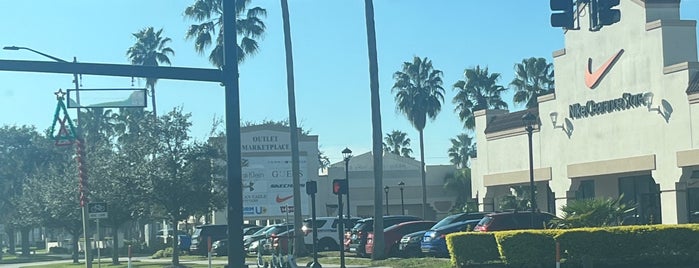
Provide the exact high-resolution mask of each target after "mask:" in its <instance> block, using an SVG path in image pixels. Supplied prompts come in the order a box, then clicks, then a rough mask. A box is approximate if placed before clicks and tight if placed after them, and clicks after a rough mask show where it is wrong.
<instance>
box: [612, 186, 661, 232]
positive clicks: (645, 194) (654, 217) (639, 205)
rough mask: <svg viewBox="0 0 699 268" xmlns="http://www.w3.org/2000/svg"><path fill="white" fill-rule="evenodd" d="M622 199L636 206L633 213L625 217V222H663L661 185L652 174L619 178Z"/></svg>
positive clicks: (629, 223)
mask: <svg viewBox="0 0 699 268" xmlns="http://www.w3.org/2000/svg"><path fill="white" fill-rule="evenodd" d="M619 194H620V195H622V194H623V197H622V199H621V201H622V202H623V203H626V204H627V205H629V206H635V207H636V210H635V211H634V213H633V215H629V216H628V217H627V218H626V219H624V222H623V224H625V225H633V224H657V223H662V221H661V214H660V186H659V185H658V184H656V183H655V181H654V180H653V177H651V176H650V175H641V176H631V177H622V178H619Z"/></svg>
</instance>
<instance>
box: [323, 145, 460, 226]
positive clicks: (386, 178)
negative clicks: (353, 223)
mask: <svg viewBox="0 0 699 268" xmlns="http://www.w3.org/2000/svg"><path fill="white" fill-rule="evenodd" d="M348 166H349V191H350V216H360V217H372V216H374V164H373V154H372V153H371V152H367V153H363V154H360V155H356V156H354V157H352V158H351V159H350V162H349V164H348ZM454 171H456V167H455V166H454V165H426V167H425V174H426V175H425V185H426V190H427V195H426V196H427V205H428V209H427V211H428V214H427V215H425V217H424V218H425V219H428V220H435V219H441V218H443V217H444V216H446V215H447V214H448V213H449V210H450V209H451V208H452V206H453V205H454V203H455V201H456V192H454V191H449V190H447V189H444V178H445V177H446V176H447V175H450V174H453V173H454ZM345 175H346V174H345V162H344V161H340V162H337V163H334V164H332V165H330V167H329V168H328V176H327V178H323V179H321V180H320V181H319V182H318V192H319V199H318V204H317V206H318V207H319V208H325V211H324V213H327V215H330V216H332V215H337V196H336V195H334V194H332V192H331V189H332V188H331V183H332V181H333V180H335V179H344V178H345ZM401 182H403V183H404V184H405V186H404V187H403V198H402V201H403V205H404V206H403V207H404V208H405V214H406V215H414V216H418V217H423V215H422V178H421V174H420V161H418V160H415V159H412V158H407V157H402V156H399V155H396V154H391V153H384V154H383V186H382V187H385V186H388V187H389V191H388V214H390V215H400V214H402V213H403V211H402V207H401V191H400V186H399V184H400V183H401ZM383 194H384V193H382V195H383ZM385 200H386V199H385V196H384V197H383V198H382V199H381V205H382V211H386V205H385V202H386V201H385ZM344 202H345V201H343V203H344ZM346 207H347V204H344V209H343V210H344V211H343V214H346V213H347V211H346V210H347V208H346ZM384 214H385V213H384Z"/></svg>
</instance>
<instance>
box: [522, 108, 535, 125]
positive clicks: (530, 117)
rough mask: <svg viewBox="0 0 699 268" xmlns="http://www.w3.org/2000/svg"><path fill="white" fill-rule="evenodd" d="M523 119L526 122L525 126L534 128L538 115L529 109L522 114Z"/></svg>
mask: <svg viewBox="0 0 699 268" xmlns="http://www.w3.org/2000/svg"><path fill="white" fill-rule="evenodd" d="M522 121H523V122H524V126H525V127H527V128H532V129H533V128H534V125H535V124H536V116H535V115H534V114H532V113H531V112H529V111H527V113H526V114H524V115H523V116H522Z"/></svg>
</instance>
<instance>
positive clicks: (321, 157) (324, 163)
mask: <svg viewBox="0 0 699 268" xmlns="http://www.w3.org/2000/svg"><path fill="white" fill-rule="evenodd" d="M318 166H319V167H320V171H321V172H323V171H325V170H327V169H328V167H330V158H328V156H327V155H325V152H322V151H318Z"/></svg>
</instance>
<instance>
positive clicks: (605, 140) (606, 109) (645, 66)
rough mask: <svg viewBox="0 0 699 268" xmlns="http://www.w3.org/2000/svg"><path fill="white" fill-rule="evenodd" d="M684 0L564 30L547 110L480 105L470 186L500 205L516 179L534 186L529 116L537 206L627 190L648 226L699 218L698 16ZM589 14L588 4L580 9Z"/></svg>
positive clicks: (551, 207) (634, 3) (486, 206)
mask: <svg viewBox="0 0 699 268" xmlns="http://www.w3.org/2000/svg"><path fill="white" fill-rule="evenodd" d="M679 2H680V1H679V0H645V1H643V0H625V1H621V4H620V5H619V6H618V9H620V10H621V21H620V22H618V23H616V24H613V25H611V26H604V27H603V28H602V29H601V30H599V31H588V26H589V25H588V17H586V16H587V14H586V12H582V13H580V20H579V21H580V28H581V30H569V31H565V32H563V37H564V38H565V47H564V48H562V49H561V50H558V51H555V52H553V57H554V62H553V63H554V68H555V79H556V91H555V93H554V94H549V95H545V96H540V97H539V98H538V101H539V107H538V109H529V110H525V111H519V112H512V113H508V111H503V110H483V111H477V112H476V131H477V132H476V136H477V142H478V154H477V158H475V159H472V167H473V173H472V174H473V190H474V191H473V193H474V197H477V198H478V202H479V205H480V208H481V209H483V210H492V209H497V207H498V204H499V202H500V201H501V198H502V197H503V196H504V195H506V194H508V193H509V188H510V186H513V185H529V158H528V149H529V148H528V139H527V132H526V131H525V129H524V123H523V121H522V116H523V115H524V114H525V113H526V112H532V113H533V114H535V115H537V116H538V121H539V123H538V124H537V125H536V126H535V129H534V131H533V166H534V181H535V184H536V189H537V196H536V200H537V204H538V207H539V209H540V210H544V211H550V212H556V210H558V209H559V208H560V207H561V206H562V205H564V204H566V203H567V202H568V201H569V200H574V199H578V198H589V197H618V196H620V195H622V194H623V199H624V201H628V202H633V203H635V204H637V205H638V207H637V210H636V214H637V218H638V220H639V221H640V223H649V222H652V223H686V222H690V221H691V222H699V75H698V73H699V63H697V43H696V40H697V39H696V21H694V20H681V19H680V15H679V14H680V12H679ZM580 10H582V8H581V9H580Z"/></svg>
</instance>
